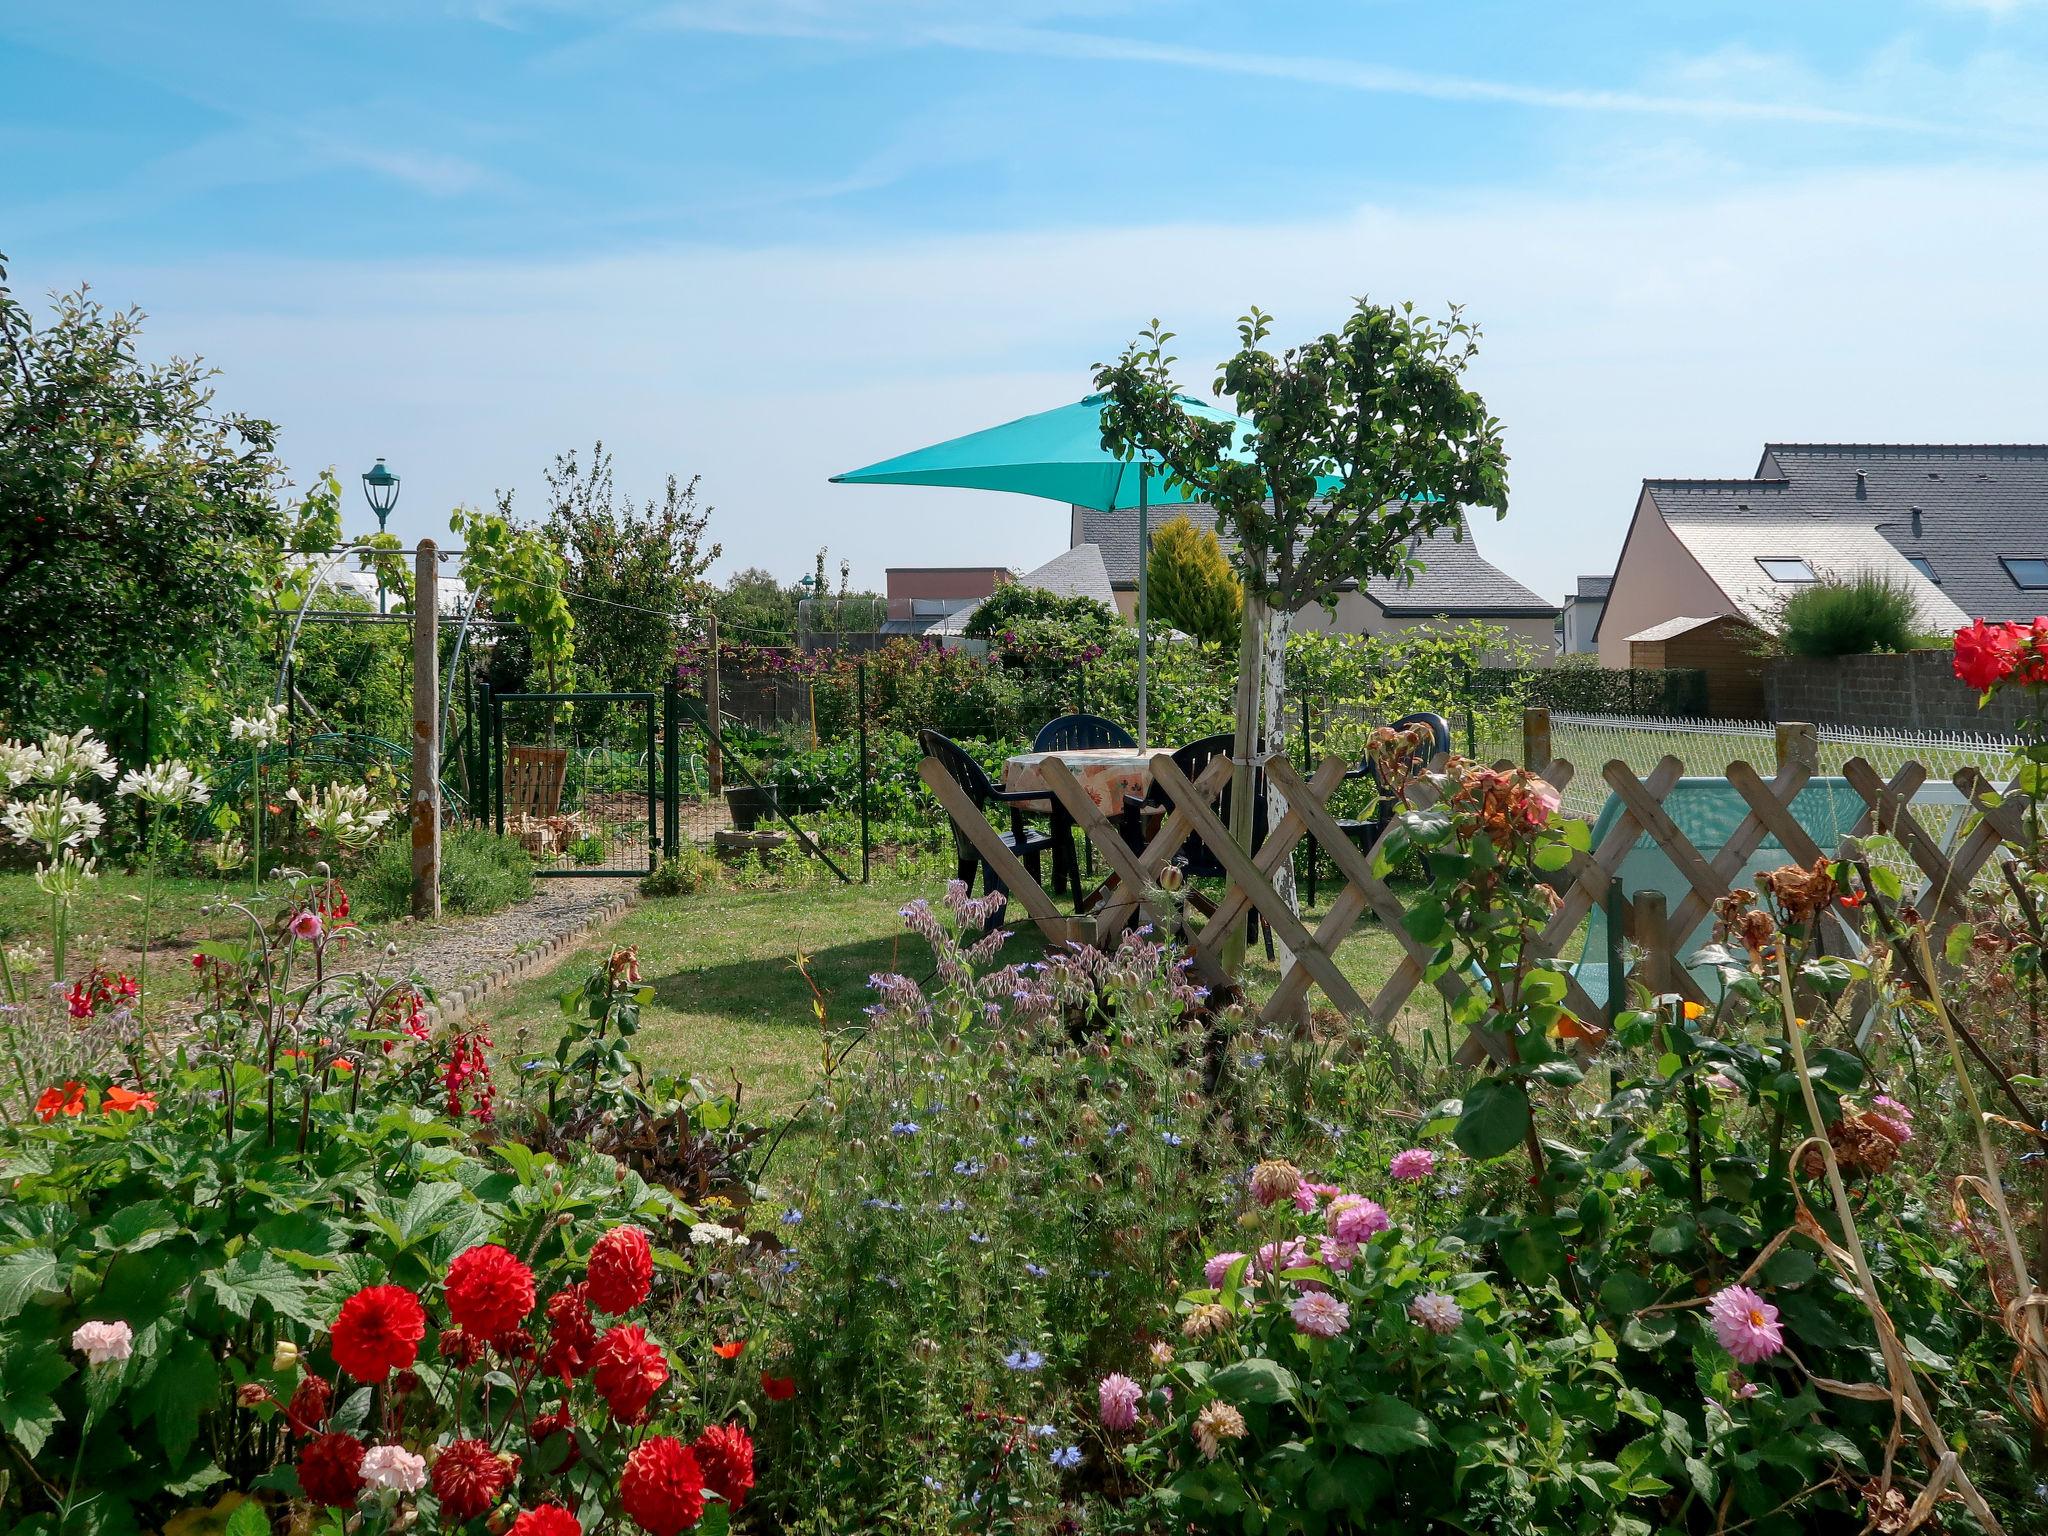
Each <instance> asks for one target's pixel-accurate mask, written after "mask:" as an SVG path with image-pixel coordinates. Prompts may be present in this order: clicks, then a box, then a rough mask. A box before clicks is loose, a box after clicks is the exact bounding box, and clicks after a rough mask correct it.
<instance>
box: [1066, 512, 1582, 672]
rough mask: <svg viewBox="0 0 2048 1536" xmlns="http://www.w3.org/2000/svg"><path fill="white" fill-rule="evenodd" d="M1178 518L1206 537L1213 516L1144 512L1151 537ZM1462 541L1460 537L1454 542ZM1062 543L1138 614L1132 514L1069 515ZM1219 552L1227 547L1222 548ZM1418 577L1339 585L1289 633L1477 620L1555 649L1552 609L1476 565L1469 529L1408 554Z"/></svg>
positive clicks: (1372, 630)
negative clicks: (1098, 553)
mask: <svg viewBox="0 0 2048 1536" xmlns="http://www.w3.org/2000/svg"><path fill="white" fill-rule="evenodd" d="M1182 515H1185V516H1186V517H1187V518H1188V520H1189V521H1191V522H1192V523H1194V525H1195V526H1196V527H1197V528H1203V529H1213V528H1215V526H1216V514H1215V513H1214V512H1213V511H1212V510H1211V509H1210V508H1208V507H1205V506H1203V505H1201V504H1200V503H1192V504H1189V505H1185V506H1170V507H1155V508H1153V509H1152V514H1151V516H1152V528H1153V530H1154V531H1155V532H1156V531H1157V530H1158V529H1159V528H1161V527H1162V526H1164V525H1165V524H1166V523H1168V522H1170V521H1172V520H1173V519H1174V518H1176V517H1179V516H1182ZM1461 535H1462V537H1461ZM1069 542H1070V544H1071V545H1072V546H1074V547H1075V548H1079V547H1080V546H1082V545H1084V544H1094V545H1097V546H1098V547H1100V549H1101V550H1102V563H1103V565H1104V567H1105V568H1106V569H1107V570H1108V572H1109V584H1110V587H1111V589H1112V590H1113V591H1114V592H1115V593H1116V604H1117V608H1118V609H1119V610H1120V611H1121V612H1122V613H1123V614H1124V615H1125V616H1126V617H1129V616H1131V615H1133V614H1135V613H1136V612H1137V607H1138V514H1137V511H1136V509H1135V508H1127V509H1125V510H1122V511H1118V512H1098V511H1096V510H1094V509H1093V508H1090V507H1075V508H1074V510H1073V519H1072V523H1071V526H1070V537H1069ZM1224 543H1225V548H1226V549H1227V548H1228V547H1229V541H1228V540H1227V539H1226V540H1225V541H1224ZM1416 554H1417V557H1418V558H1419V559H1420V560H1421V561H1422V563H1423V569H1422V570H1421V571H1420V572H1418V573H1417V574H1416V575H1415V576H1414V577H1413V578H1412V579H1411V580H1408V581H1395V580H1390V579H1384V578H1376V579H1374V580H1372V581H1369V582H1367V583H1366V584H1365V585H1364V586H1363V587H1360V586H1358V585H1356V584H1350V585H1347V586H1346V588H1345V590H1344V591H1343V592H1342V593H1341V594H1340V595H1339V597H1338V599H1337V606H1336V610H1335V612H1334V613H1332V612H1331V611H1330V610H1329V609H1325V608H1323V607H1320V606H1311V607H1310V608H1309V609H1308V610H1307V611H1306V612H1303V613H1299V614H1297V615H1295V620H1294V622H1295V625H1296V627H1297V628H1300V629H1307V630H1334V631H1336V632H1337V633H1339V634H1351V635H1376V634H1384V633H1386V632H1387V631H1389V630H1395V629H1407V628H1410V627H1412V626H1415V625H1418V624H1426V623H1428V622H1429V621H1431V620H1432V619H1440V618H1448V619H1452V620H1459V619H1482V620H1484V621H1485V622H1487V623H1489V624H1497V625H1499V626H1500V627H1501V628H1503V629H1507V630H1511V631H1513V632H1514V633H1515V634H1516V635H1518V636H1519V637H1521V638H1522V639H1524V640H1526V641H1527V642H1528V643H1529V644H1531V645H1533V646H1535V647H1536V648H1537V649H1538V650H1540V651H1543V652H1544V653H1546V654H1548V653H1549V652H1550V651H1552V650H1553V649H1554V648H1555V646H1556V643H1557V605H1556V604H1555V603H1547V602H1545V601H1544V600H1543V599H1542V598H1541V597H1539V596H1537V595H1536V594H1535V593H1534V592H1531V591H1530V590H1529V589H1528V588H1527V587H1525V586H1523V585H1522V584H1521V583H1520V582H1518V581H1516V580H1514V578H1512V577H1510V576H1508V575H1507V574H1505V573H1504V572H1502V571H1501V570H1499V569H1498V568H1497V567H1495V566H1493V565H1491V564H1489V563H1488V562H1487V561H1486V560H1484V559H1482V558H1481V557H1480V554H1479V545H1478V543H1477V541H1476V540H1475V539H1474V538H1473V536H1472V531H1471V529H1470V528H1469V527H1468V526H1466V525H1465V524H1464V523H1463V521H1462V520H1461V521H1460V525H1459V527H1458V529H1457V530H1456V531H1453V530H1450V529H1446V530H1445V531H1443V532H1441V533H1437V534H1432V535H1431V536H1430V537H1428V538H1426V539H1424V540H1423V541H1422V542H1421V544H1420V546H1419V547H1418V549H1417V551H1416Z"/></svg>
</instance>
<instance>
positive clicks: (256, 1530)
mask: <svg viewBox="0 0 2048 1536" xmlns="http://www.w3.org/2000/svg"><path fill="white" fill-rule="evenodd" d="M221 1536H270V1517H269V1516H268V1515H266V1514H265V1513H264V1512H263V1505H262V1503H261V1502H260V1501H258V1500H256V1499H247V1500H244V1501H243V1502H242V1503H240V1504H237V1505H236V1506H235V1512H234V1513H233V1514H232V1515H229V1516H228V1523H227V1526H226V1528H225V1529H224V1530H222V1532H221Z"/></svg>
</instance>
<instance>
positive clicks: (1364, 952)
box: [484, 880, 1397, 1115]
mask: <svg viewBox="0 0 2048 1536" xmlns="http://www.w3.org/2000/svg"><path fill="white" fill-rule="evenodd" d="M936 894H937V883H936V882H931V881H927V882H921V883H914V884H913V883H905V882H901V881H888V882H883V881H879V880H878V881H877V882H876V883H874V884H871V885H866V886H861V885H853V886H842V885H838V884H836V883H834V884H831V885H812V886H807V887H804V888H802V889H798V890H783V891H748V892H731V891H713V892H706V893H701V894H699V895H696V896H688V897H680V898H672V899H664V900H658V901H647V902H644V903H642V904H641V905H640V906H638V907H636V908H634V909H633V910H632V911H631V912H629V913H627V914H626V916H625V917H624V918H622V919H620V921H619V922H618V923H616V924H614V925H613V926H612V927H611V928H610V929H608V930H606V931H605V932H604V933H603V934H602V935H600V936H598V938H597V939H596V940H594V941H593V942H591V943H589V944H586V945H584V946H583V947H582V948H581V949H579V950H577V951H576V952H574V953H572V954H571V955H569V956H568V957H567V958H566V959H565V960H564V961H563V962H562V964H561V965H560V966H559V967H558V968H557V969H555V970H554V971H552V972H551V973H550V974H548V975H547V976H544V977H540V978H538V979H536V980H534V981H530V982H528V983H526V984H525V985H524V986H521V987H518V988H516V989H514V990H513V991H511V992H508V993H505V994H503V995H502V996H501V997H499V998H497V999H494V1000H493V1001H492V1002H490V1003H488V1004H486V1005H485V1010H484V1011H485V1013H486V1014H487V1015H488V1017H489V1018H490V1019H491V1020H492V1033H493V1036H494V1038H495V1039H496V1040H497V1042H498V1044H499V1045H500V1046H501V1047H511V1046H513V1045H514V1044H515V1042H516V1040H517V1037H518V1032H519V1031H520V1030H522V1029H524V1030H526V1031H528V1035H527V1038H528V1040H529V1042H530V1043H531V1044H534V1045H539V1044H541V1043H543V1042H547V1041H552V1040H553V1038H554V1037H555V1034H556V1032H557V1030H558V1029H559V1019H560V1010H559V1005H558V1003H557V998H558V996H559V995H560V994H561V993H562V992H564V991H567V990H569V989H570V988H572V987H574V986H575V985H577V984H578V983H579V982H580V981H581V980H582V978H583V977H584V976H585V975H586V974H587V973H588V969H589V967H591V966H593V965H595V964H597V963H598V962H599V961H600V960H601V959H602V958H603V957H604V955H605V954H606V953H608V952H609V950H610V949H611V948H614V947H618V946H623V945H637V946H638V947H639V951H640V971H641V975H642V977H643V979H644V981H645V983H646V984H647V985H649V986H651V987H653V988H654V1002H653V1004H652V1006H650V1007H649V1008H647V1009H646V1011H645V1012H644V1013H643V1014H642V1016H641V1032H640V1044H641V1047H642V1051H643V1054H644V1055H645V1057H646V1059H647V1061H648V1062H649V1064H650V1065H653V1066H656V1067H660V1068H664V1069H667V1070H670V1071H678V1072H687V1073H690V1074H692V1075H695V1076H699V1077H705V1078H709V1079H712V1080H715V1081H717V1082H719V1083H722V1084H724V1085H726V1086H728V1087H730V1086H731V1084H732V1083H733V1082H734V1081H735V1080H737V1081H738V1082H739V1083H740V1084H742V1085H743V1086H744V1089H745V1102H746V1103H748V1104H749V1105H750V1106H751V1107H752V1109H753V1110H754V1112H755V1113H756V1114H758V1115H770V1114H773V1113H775V1112H778V1111H787V1110H788V1109H790V1108H793V1107H794V1106H795V1105H796V1104H797V1103H798V1102H799V1101H800V1100H802V1098H803V1097H804V1096H805V1095H806V1094H807V1093H808V1092H809V1091H810V1086H811V1084H812V1082H813V1081H814V1080H815V1078H816V1075H817V1072H818V1067H819V1062H820V1050H821V1045H822V1039H821V1036H820V1033H819V1029H818V1024H817V1020H816V1016H815V1014H814V1012H813V1003H814V996H815V999H816V1000H821V1001H822V1003H823V1006H824V1010H825V1020H826V1022H827V1024H828V1025H830V1026H832V1027H833V1028H840V1027H843V1026H845V1025H847V1024H848V1023H852V1022H857V1021H858V1020H859V1018H860V1012H861V1010H862V1009H863V1008H864V1007H866V1006H867V1004H868V1003H869V1002H870V1001H872V994H871V993H870V992H869V989H868V984H867V983H868V978H869V977H870V976H871V975H874V974H875V973H876V972H878V971H901V972H903V973H905V974H907V975H910V976H913V977H917V978H919V979H922V978H924V977H925V976H926V975H928V974H929V972H930V970H931V957H930V951H929V950H928V949H927V948H926V946H925V944H924V941H923V940H921V939H918V938H916V937H915V936H913V935H911V934H908V933H906V932H905V930H904V927H903V920H902V918H901V916H900V915H899V913H900V910H901V908H902V907H903V905H904V904H905V903H906V902H908V901H909V900H911V898H913V897H915V896H935V895H936ZM1320 894H1321V896H1322V897H1323V899H1324V900H1325V901H1327V900H1328V898H1329V897H1330V895H1331V894H1332V892H1331V889H1330V887H1329V885H1328V884H1325V885H1324V887H1323V889H1322V891H1321V893H1320ZM1318 915H1320V913H1319V911H1318V910H1317V909H1311V911H1310V914H1309V916H1310V926H1311V927H1313V926H1314V922H1313V919H1314V917H1315V916H1318ZM1043 953H1044V946H1043V944H1042V943H1041V942H1040V940H1039V937H1038V933H1037V930H1036V929H1035V928H1032V927H1030V926H1029V925H1028V924H1027V925H1026V926H1025V930H1024V931H1023V932H1021V933H1019V934H1017V935H1016V936H1015V937H1013V938H1012V939H1011V940H1010V942H1009V943H1008V944H1007V945H1006V946H1005V947H1004V951H1003V956H1002V959H1003V960H1004V961H1005V962H1014V961H1022V960H1030V959H1035V958H1037V957H1039V956H1040V955H1042V954H1043ZM1396 954H1397V951H1396V948H1395V945H1394V941H1393V940H1392V939H1391V938H1390V937H1389V936H1388V935H1386V934H1385V933H1383V932H1381V931H1379V930H1378V929H1377V928H1373V927H1361V928H1360V929H1358V930H1355V931H1354V934H1353V936H1352V938H1351V939H1350V940H1349V941H1348V942H1347V943H1346V944H1345V945H1344V947H1343V948H1342V949H1341V950H1340V951H1339V952H1338V955H1339V965H1340V967H1341V968H1342V969H1343V971H1344V972H1345V974H1346V975H1347V976H1348V977H1350V978H1351V980H1352V982H1353V983H1354V984H1355V985H1356V986H1357V987H1358V988H1359V990H1360V991H1361V992H1362V993H1364V994H1365V995H1366V996H1367V997H1368V998H1370V997H1371V996H1372V994H1373V992H1374V991H1376V990H1377V989H1378V987H1379V985H1380V984H1381V983H1382V982H1383V981H1384V980H1385V979H1386V977H1387V976H1388V974H1389V973H1390V972H1391V970H1392V968H1393V965H1394V962H1395V958H1396ZM799 961H801V968H800V967H799ZM1276 979H1277V971H1276V969H1275V968H1274V967H1273V966H1272V965H1270V964H1269V963H1268V962H1267V961H1266V959H1265V956H1264V954H1263V952H1261V951H1259V950H1256V949H1255V950H1254V951H1253V954H1252V958H1251V963H1250V965H1249V966H1248V971H1247V980H1248V985H1249V987H1250V990H1251V991H1252V994H1253V995H1254V996H1255V997H1261V996H1265V995H1266V994H1268V993H1269V992H1270V991H1271V989H1272V987H1273V985H1274V982H1275V980H1276ZM814 986H815V988H816V993H815V995H814V993H813V990H812V988H813V987H814ZM1316 996H1317V997H1318V999H1319V998H1320V994H1316Z"/></svg>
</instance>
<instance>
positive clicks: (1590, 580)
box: [1558, 576, 1614, 656]
mask: <svg viewBox="0 0 2048 1536" xmlns="http://www.w3.org/2000/svg"><path fill="white" fill-rule="evenodd" d="M1613 586H1614V578H1613V577H1612V576H1581V577H1580V578H1579V583H1578V587H1577V589H1576V590H1574V591H1571V592H1567V593H1565V595H1564V612H1563V614H1562V615H1561V616H1560V617H1559V620H1558V637H1559V641H1560V644H1559V646H1558V649H1560V650H1561V651H1563V652H1564V654H1565V655H1567V656H1586V655H1590V654H1591V653H1592V652H1593V651H1594V650H1595V649H1596V647H1595V646H1594V644H1593V636H1594V634H1595V633H1596V632H1597V631H1598V630H1599V628H1600V615H1601V614H1602V613H1604V612H1605V611H1606V609H1607V594H1608V592H1609V590H1611V589H1612V588H1613Z"/></svg>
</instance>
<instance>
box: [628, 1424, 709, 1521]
mask: <svg viewBox="0 0 2048 1536" xmlns="http://www.w3.org/2000/svg"><path fill="white" fill-rule="evenodd" d="M619 1506H620V1508H622V1509H624V1510H625V1512H626V1515H627V1517H628V1518H629V1519H631V1520H632V1522H633V1523H634V1524H635V1525H637V1526H639V1527H640V1529H641V1530H643V1531H646V1532H647V1533H648V1536H677V1533H678V1532H681V1531H687V1530H688V1529H689V1528H690V1527H691V1526H693V1525H695V1524H696V1523H697V1522H698V1521H699V1520H701V1519H703V1518H704V1472H703V1469H702V1468H700V1467H699V1466H698V1465H697V1458H696V1457H695V1456H694V1455H692V1454H691V1452H690V1448H689V1447H688V1446H687V1445H684V1444H683V1442H682V1441H680V1440H678V1439H676V1437H675V1436H673V1435H650V1436H649V1437H648V1438H647V1439H645V1440H642V1441H641V1442H640V1443H639V1444H638V1445H636V1446H635V1447H633V1454H632V1455H630V1456H628V1457H627V1458H626V1470H625V1471H624V1472H623V1473H622V1474H621V1475H620V1477H619Z"/></svg>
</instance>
